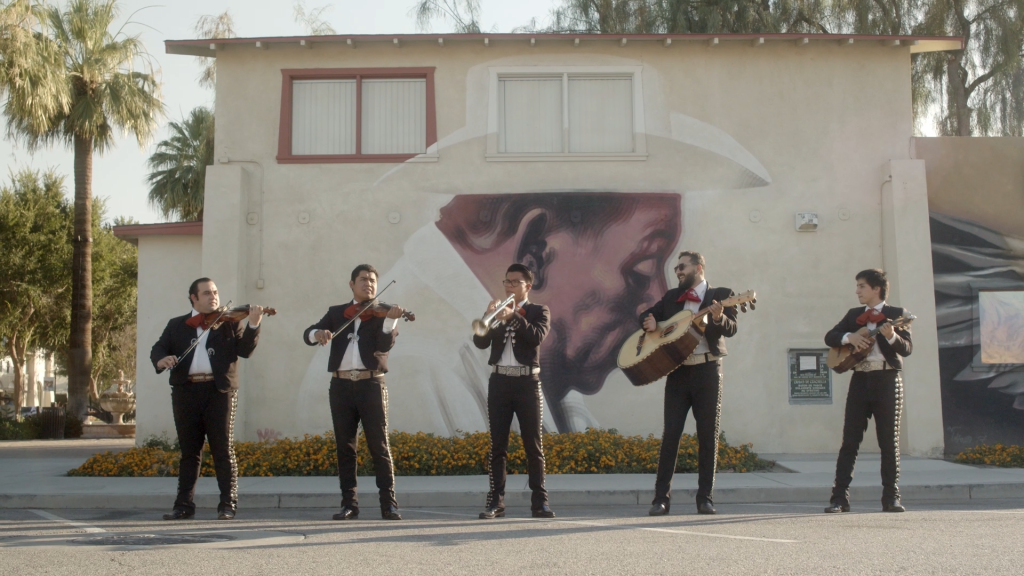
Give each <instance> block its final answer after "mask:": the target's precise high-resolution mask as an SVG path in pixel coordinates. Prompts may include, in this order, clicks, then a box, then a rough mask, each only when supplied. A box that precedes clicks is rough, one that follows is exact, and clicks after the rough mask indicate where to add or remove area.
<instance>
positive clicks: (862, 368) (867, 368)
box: [853, 360, 895, 372]
mask: <svg viewBox="0 0 1024 576" xmlns="http://www.w3.org/2000/svg"><path fill="white" fill-rule="evenodd" d="M853 369H854V370H855V371H856V372H874V371H876V370H895V368H893V367H892V366H890V365H889V363H888V362H886V361H885V360H861V361H860V362H858V363H857V364H856V365H854V367H853Z"/></svg>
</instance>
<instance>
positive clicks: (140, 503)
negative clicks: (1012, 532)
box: [0, 483, 1024, 510]
mask: <svg viewBox="0 0 1024 576" xmlns="http://www.w3.org/2000/svg"><path fill="white" fill-rule="evenodd" d="M900 491H901V493H902V496H903V500H904V502H905V503H911V504H912V503H913V502H915V501H928V502H942V501H963V500H984V499H996V498H1024V483H1005V484H948V485H918V486H903V487H901V488H900ZM485 495H486V494H485V492H484V491H482V490H481V491H473V492H450V491H448V492H445V491H409V492H402V491H399V492H398V500H399V503H400V504H401V506H403V507H408V508H427V507H429V508H455V507H469V508H472V507H479V506H483V504H484V500H485ZM549 495H550V498H551V505H552V506H553V507H559V506H595V507H600V506H637V505H646V504H649V503H650V502H651V500H652V499H653V498H654V491H653V490H550V491H549ZM696 495H697V490H696V489H679V490H675V491H673V497H674V498H673V500H674V501H675V502H678V503H685V504H684V505H685V506H690V504H692V502H693V501H694V498H695V497H696ZM828 497H829V488H827V487H791V486H790V487H778V488H720V489H718V490H716V491H715V504H721V505H729V504H762V503H787V502H822V503H823V504H824V503H827V502H828ZM850 498H851V500H854V501H873V500H879V499H880V498H881V487H880V486H855V487H853V488H851V489H850ZM173 499H174V494H173V492H167V493H164V492H160V493H143V494H110V493H78V494H73V493H64V494H0V508H41V509H51V510H52V509H60V508H77V509H88V508H100V509H120V510H125V509H163V508H167V507H169V505H170V504H169V503H170V502H171V501H172V500H173ZM195 500H196V505H197V506H198V507H200V508H216V506H217V502H218V497H217V495H216V494H196V498H195ZM362 500H363V507H367V506H368V505H372V504H373V503H375V502H376V498H375V495H374V493H373V490H372V488H370V489H369V490H364V491H363V494H362ZM340 501H341V494H340V493H338V492H314V493H288V492H281V493H260V492H256V493H245V492H242V493H241V494H240V498H239V506H240V508H243V509H244V508H249V509H265V508H328V509H330V508H336V507H338V506H339V504H340ZM505 503H506V505H507V506H509V507H524V508H527V507H529V506H530V492H529V491H528V490H522V491H510V492H508V493H506V495H505ZM677 505H678V504H677Z"/></svg>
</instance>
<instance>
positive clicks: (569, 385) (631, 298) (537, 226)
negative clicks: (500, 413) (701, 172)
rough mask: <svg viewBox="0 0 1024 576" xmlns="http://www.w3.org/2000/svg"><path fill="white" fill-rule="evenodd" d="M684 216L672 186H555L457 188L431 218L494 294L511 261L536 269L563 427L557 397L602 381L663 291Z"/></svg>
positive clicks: (548, 364)
mask: <svg viewBox="0 0 1024 576" xmlns="http://www.w3.org/2000/svg"><path fill="white" fill-rule="evenodd" d="M681 222H682V213H681V208H680V196H679V195H678V194H654V193H645V194H620V193H590V192H557V193H535V194H510V195H464V196H456V197H455V198H454V199H453V200H452V201H451V202H450V203H449V204H448V205H447V206H446V207H445V208H443V209H442V210H441V219H440V220H439V221H438V223H437V226H438V228H439V229H440V230H441V232H442V233H444V235H445V236H446V237H447V238H448V239H449V241H451V243H452V245H453V246H454V247H455V249H456V251H458V252H459V254H460V255H461V256H462V258H463V260H464V261H465V262H466V264H467V265H468V266H469V267H470V269H471V270H472V271H473V273H474V274H475V275H476V276H477V278H479V280H480V281H481V283H483V285H484V286H487V287H489V289H490V290H491V291H492V293H494V294H498V293H499V291H498V290H499V283H500V281H501V279H502V278H503V277H504V269H505V268H506V267H508V265H509V264H510V263H512V262H518V263H522V264H525V265H526V266H528V267H530V269H531V270H533V271H534V274H535V280H534V284H533V290H532V291H531V293H530V299H531V300H533V301H535V302H538V303H542V304H546V305H547V306H548V307H549V308H550V309H551V318H552V329H551V334H550V335H549V337H548V339H547V340H546V341H545V342H544V345H543V346H542V347H541V366H542V369H543V373H544V377H543V378H542V381H543V385H544V393H545V396H546V397H547V398H548V401H549V404H550V408H551V411H552V413H553V414H552V415H553V416H554V419H555V422H556V424H557V426H558V428H559V429H560V430H565V429H567V419H566V418H567V417H566V414H565V413H564V410H562V409H561V408H560V405H559V403H558V400H560V399H562V398H564V397H565V395H566V394H567V393H568V392H569V391H570V390H577V391H579V392H581V393H583V394H594V393H596V392H598V391H599V390H600V389H601V387H602V386H603V384H604V381H605V378H606V377H607V376H608V374H609V373H610V372H611V371H612V370H614V369H615V367H616V366H615V358H616V353H617V351H618V348H619V346H620V345H621V344H622V342H623V341H624V340H625V339H626V337H627V336H628V335H629V334H630V333H632V332H633V331H635V330H637V329H638V324H637V317H638V315H639V313H640V312H641V311H642V310H643V309H645V308H647V307H649V306H651V305H652V304H653V303H654V302H656V301H657V299H659V298H661V296H662V295H663V294H664V293H665V291H666V290H667V288H668V287H667V284H666V281H665V273H664V270H665V265H666V262H667V261H668V260H669V259H671V257H672V254H673V251H674V250H675V248H676V245H677V243H678V241H679V236H680V233H681V230H680V228H681Z"/></svg>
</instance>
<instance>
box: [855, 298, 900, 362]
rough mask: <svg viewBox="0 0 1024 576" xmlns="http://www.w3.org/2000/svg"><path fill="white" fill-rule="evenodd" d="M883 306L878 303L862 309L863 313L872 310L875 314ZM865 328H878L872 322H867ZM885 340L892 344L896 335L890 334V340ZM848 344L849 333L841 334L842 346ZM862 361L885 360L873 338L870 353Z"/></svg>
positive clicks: (881, 303)
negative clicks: (873, 342)
mask: <svg viewBox="0 0 1024 576" xmlns="http://www.w3.org/2000/svg"><path fill="white" fill-rule="evenodd" d="M883 306H885V302H879V303H878V305H876V306H865V307H864V311H865V312H867V311H868V310H872V309H873V310H875V311H876V312H878V313H881V312H882V307H883ZM865 327H866V328H867V329H868V330H874V329H875V328H877V327H878V324H876V323H874V322H868V323H867V325H866V326H865ZM886 340H887V341H888V342H889V344H892V343H893V342H895V341H896V333H895V332H893V333H892V338H887V339H886ZM849 343H850V333H849V332H847V333H846V334H843V344H849ZM864 360H866V361H868V362H882V361H884V360H885V356H882V349H881V348H879V347H878V339H877V338H875V344H874V346H872V347H871V352H868V356H867V358H865V359H864Z"/></svg>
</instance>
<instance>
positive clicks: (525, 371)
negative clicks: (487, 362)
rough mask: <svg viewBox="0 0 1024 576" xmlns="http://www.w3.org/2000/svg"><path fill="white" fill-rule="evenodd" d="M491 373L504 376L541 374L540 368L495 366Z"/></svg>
mask: <svg viewBox="0 0 1024 576" xmlns="http://www.w3.org/2000/svg"><path fill="white" fill-rule="evenodd" d="M492 368H493V369H492V370H491V372H493V373H494V374H501V375H502V376H533V375H536V374H540V366H493V367H492Z"/></svg>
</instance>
